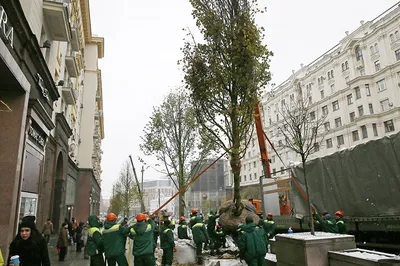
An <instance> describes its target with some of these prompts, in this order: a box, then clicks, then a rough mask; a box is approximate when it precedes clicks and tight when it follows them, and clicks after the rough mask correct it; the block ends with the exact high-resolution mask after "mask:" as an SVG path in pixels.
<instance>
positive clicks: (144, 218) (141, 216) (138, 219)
mask: <svg viewBox="0 0 400 266" xmlns="http://www.w3.org/2000/svg"><path fill="white" fill-rule="evenodd" d="M144 220H146V215H144V214H143V213H138V214H137V215H136V221H138V222H140V221H144Z"/></svg>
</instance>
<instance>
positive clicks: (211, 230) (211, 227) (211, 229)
mask: <svg viewBox="0 0 400 266" xmlns="http://www.w3.org/2000/svg"><path fill="white" fill-rule="evenodd" d="M207 216H208V220H207V234H208V236H209V237H210V246H211V255H214V249H213V248H212V246H214V244H215V240H216V235H215V226H216V225H217V218H218V216H217V215H215V211H214V210H210V212H209V213H208V215H207ZM204 249H207V248H206V247H205V248H204Z"/></svg>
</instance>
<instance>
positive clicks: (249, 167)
mask: <svg viewBox="0 0 400 266" xmlns="http://www.w3.org/2000/svg"><path fill="white" fill-rule="evenodd" d="M250 169H251V163H249V171H250Z"/></svg>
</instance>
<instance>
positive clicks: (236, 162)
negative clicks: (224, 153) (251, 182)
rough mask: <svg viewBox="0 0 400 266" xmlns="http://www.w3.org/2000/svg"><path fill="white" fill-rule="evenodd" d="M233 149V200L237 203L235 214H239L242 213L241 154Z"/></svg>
mask: <svg viewBox="0 0 400 266" xmlns="http://www.w3.org/2000/svg"><path fill="white" fill-rule="evenodd" d="M235 150H236V149H233V152H232V158H231V161H230V163H231V168H232V172H233V185H234V186H233V202H234V204H235V208H234V214H235V215H237V216H239V215H240V214H241V213H242V208H243V206H242V198H241V195H240V159H239V154H237V152H235Z"/></svg>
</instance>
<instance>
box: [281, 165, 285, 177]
mask: <svg viewBox="0 0 400 266" xmlns="http://www.w3.org/2000/svg"><path fill="white" fill-rule="evenodd" d="M283 169H285V168H283V166H281V175H282V174H284V173H285V172H284V171H283Z"/></svg>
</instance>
